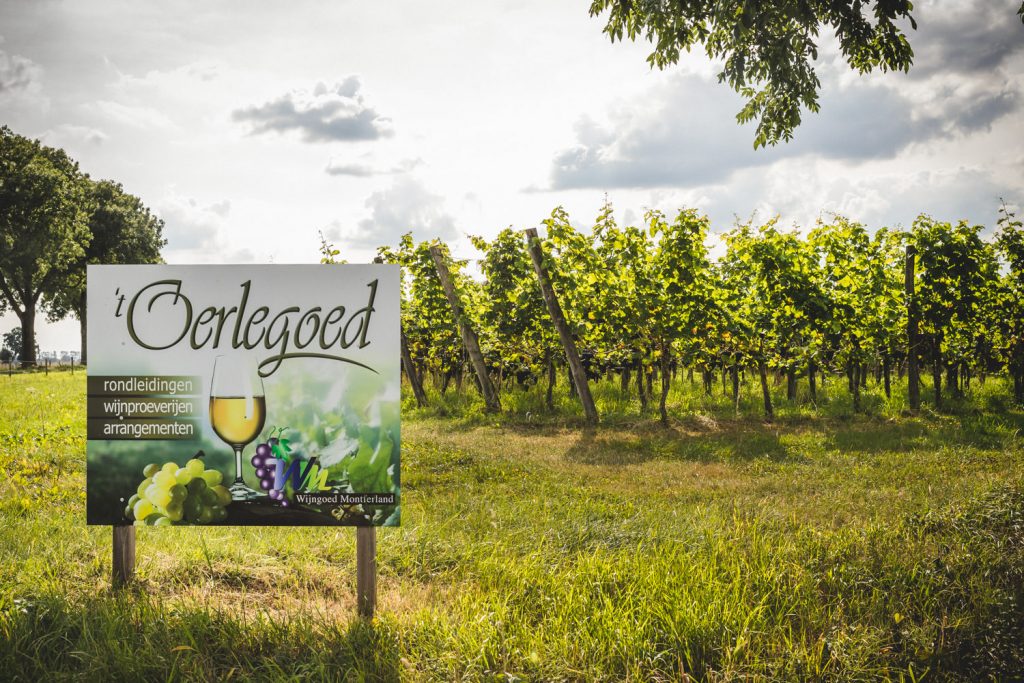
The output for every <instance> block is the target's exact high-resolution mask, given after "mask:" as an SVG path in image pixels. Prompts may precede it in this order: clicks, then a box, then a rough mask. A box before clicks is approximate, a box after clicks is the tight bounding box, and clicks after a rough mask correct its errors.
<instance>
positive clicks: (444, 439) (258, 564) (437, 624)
mask: <svg viewBox="0 0 1024 683" xmlns="http://www.w3.org/2000/svg"><path fill="white" fill-rule="evenodd" d="M83 394H84V381H83V379H82V378H81V376H78V375H76V376H75V377H74V378H72V377H70V376H66V375H56V374H54V375H51V376H50V377H44V376H39V375H17V376H15V377H12V378H6V377H0V439H2V440H3V443H4V452H5V454H6V455H7V458H8V460H9V462H15V463H25V464H24V465H21V464H19V465H17V466H16V469H17V471H18V472H20V473H21V480H19V483H18V484H14V483H11V480H10V479H9V480H8V481H7V482H5V483H4V484H3V488H2V489H0V492H2V494H3V498H2V499H0V506H2V507H0V510H2V514H3V520H2V522H3V523H2V525H0V572H2V578H0V671H3V672H4V675H3V676H2V677H3V678H5V679H11V680H136V679H147V680H149V679H156V678H159V679H167V680H193V679H196V678H205V679H210V678H239V679H263V680H445V681H447V680H516V679H521V680H580V681H584V680H586V681H590V680H637V681H640V680H644V681H646V680H680V679H685V678H687V677H693V678H696V679H698V680H715V681H717V680H736V679H744V680H747V679H758V678H760V679H766V680H769V679H770V680H780V679H783V680H784V679H791V680H807V679H812V680H813V679H819V680H850V679H862V680H874V679H886V678H889V679H901V678H905V679H907V680H912V679H920V678H921V677H922V676H923V677H926V678H927V679H936V680H977V679H978V678H985V677H996V678H1002V679H1014V678H1017V677H1019V676H1020V675H1021V672H1024V645H1022V643H1024V465H1022V463H1021V445H1022V444H1021V433H1020V429H1019V425H1020V419H1021V416H1020V413H1018V412H1010V411H1004V412H1001V413H995V414H992V413H985V412H983V411H976V410H969V411H965V412H963V413H962V414H958V415H933V414H926V415H925V416H923V417H915V418H909V417H907V418H904V417H885V416H882V415H875V416H873V417H863V416H858V417H849V416H835V415H829V414H826V415H819V416H811V417H807V416H797V415H794V416H792V418H791V419H786V417H785V415H783V417H782V419H780V420H779V421H778V422H776V423H775V424H764V423H762V422H760V421H759V420H756V419H751V418H745V417H742V416H740V417H735V416H731V417H730V415H728V414H725V413H723V414H718V415H711V416H707V417H703V418H699V419H698V418H697V417H692V418H682V419H680V420H678V421H677V422H676V424H675V425H674V427H673V429H672V430H664V429H662V428H660V427H656V426H655V425H653V424H650V423H648V422H639V423H638V422H636V421H634V422H633V423H632V424H629V425H625V424H619V425H617V426H616V425H613V426H608V427H602V428H599V429H596V430H592V431H587V430H582V429H579V428H569V427H564V426H559V425H557V424H549V425H540V426H538V425H534V424H530V423H524V422H523V421H516V420H514V419H513V420H509V421H507V422H505V423H499V424H498V425H494V424H483V423H482V421H474V420H468V421H467V420H463V421H461V422H460V421H457V420H456V421H453V420H450V419H438V418H431V417H428V416H424V415H419V416H417V417H415V418H414V419H412V420H407V422H406V424H405V425H404V426H403V487H404V491H403V505H404V510H403V526H402V527H401V528H400V529H382V530H380V531H379V569H380V605H381V609H380V613H379V617H378V618H377V619H376V620H375V621H374V622H373V623H372V624H365V623H361V622H359V621H358V620H355V619H354V618H353V613H354V594H353V589H354V583H355V565H354V533H353V532H352V530H350V529H340V530H323V529H276V528H265V529H229V528H172V529H149V528H144V529H140V530H139V564H138V577H139V580H138V583H137V586H136V587H135V589H134V590H131V591H128V592H124V593H122V594H116V593H113V592H111V591H110V589H109V572H110V560H109V555H110V530H109V528H88V527H85V526H84V517H85V514H84V509H83V506H84V495H82V490H83V487H84V476H83V472H84V440H83V438H84V437H83V434H84V398H83ZM32 463H37V465H32ZM32 467H38V468H39V469H31V468H32ZM15 500H16V501H18V502H16V503H15V502H11V501H15Z"/></svg>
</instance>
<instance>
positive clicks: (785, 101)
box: [590, 0, 1024, 147]
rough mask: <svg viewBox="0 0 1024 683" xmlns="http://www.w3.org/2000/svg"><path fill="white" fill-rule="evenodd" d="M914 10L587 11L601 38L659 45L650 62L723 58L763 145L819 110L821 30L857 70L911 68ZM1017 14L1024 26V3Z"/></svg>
mask: <svg viewBox="0 0 1024 683" xmlns="http://www.w3.org/2000/svg"><path fill="white" fill-rule="evenodd" d="M912 9H913V3H911V2H910V0H776V1H775V2H760V1H759V0H592V2H591V5H590V14H591V16H597V15H599V14H601V13H603V12H605V10H607V11H608V19H607V23H606V24H605V27H604V32H605V33H606V34H608V36H609V37H610V38H611V39H612V41H615V40H622V39H623V37H628V38H629V39H630V40H636V39H637V38H641V37H642V38H646V39H647V40H648V41H650V42H651V43H653V45H654V51H653V52H652V53H651V54H650V55H649V56H648V58H647V61H648V62H649V63H650V64H651V66H657V67H658V68H660V69H663V68H665V67H667V66H670V65H672V64H675V63H676V62H677V61H678V60H679V54H680V52H682V51H684V50H685V51H687V52H689V51H690V49H691V48H692V47H694V46H702V47H703V48H704V51H705V52H706V53H707V55H708V57H710V58H711V59H714V60H723V62H724V64H723V67H722V70H721V72H719V74H718V80H719V81H720V82H721V81H724V82H726V83H728V84H729V86H730V87H732V89H733V90H735V91H736V92H738V93H739V94H740V95H742V96H743V97H745V98H746V100H747V102H746V104H745V105H744V107H743V109H741V110H740V112H739V113H738V114H737V115H736V118H737V119H738V120H739V121H740V122H741V123H744V122H747V121H752V120H756V121H757V134H756V137H755V139H754V146H755V147H759V146H762V145H765V144H775V143H777V142H778V141H779V140H789V139H790V138H791V137H792V135H793V130H794V129H795V128H796V127H797V126H798V125H800V115H801V108H802V107H805V108H807V109H808V110H809V111H812V112H816V111H818V89H819V87H820V86H821V81H819V80H818V76H817V74H816V73H815V70H814V66H813V62H814V61H815V60H817V58H818V43H819V34H820V33H821V32H822V30H825V31H828V32H831V33H833V34H834V35H835V37H836V39H837V40H838V43H839V48H840V50H841V51H842V54H843V57H844V58H845V59H846V61H847V63H848V64H849V65H850V67H851V68H853V69H856V70H857V71H859V72H861V73H866V72H869V71H873V70H875V69H881V70H883V71H888V70H894V71H895V70H900V71H907V70H908V69H909V68H910V65H911V63H912V61H913V57H914V52H913V50H912V49H911V47H910V43H909V42H908V41H907V36H906V32H905V29H906V27H907V26H909V27H910V28H913V29H916V28H917V23H916V22H915V21H914V18H913V17H912V16H911V11H912ZM1018 14H1019V15H1020V17H1021V19H1022V20H1024V4H1022V5H1021V8H1020V10H1019V11H1018Z"/></svg>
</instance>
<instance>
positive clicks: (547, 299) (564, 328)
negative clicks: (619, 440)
mask: <svg viewBox="0 0 1024 683" xmlns="http://www.w3.org/2000/svg"><path fill="white" fill-rule="evenodd" d="M526 249H527V251H529V252H530V259H531V260H532V261H533V269H534V271H535V272H536V273H537V281H538V282H540V292H541V295H543V297H544V303H545V304H547V307H548V313H549V314H550V315H551V322H553V323H554V325H555V329H556V330H558V338H559V339H561V340H562V348H563V349H565V358H566V360H567V361H568V363H569V372H571V373H572V381H573V382H574V383H575V384H576V389H577V391H578V393H579V396H580V402H581V403H582V404H583V412H584V413H585V414H586V416H587V422H589V423H590V424H596V423H597V419H598V416H597V406H596V405H594V397H593V396H591V395H590V384H589V383H588V382H587V373H586V370H584V369H583V363H582V362H580V354H579V353H578V352H577V351H576V342H575V341H574V340H573V338H572V333H571V332H570V331H569V326H568V325H567V324H566V323H565V316H564V315H563V314H562V307H561V306H559V304H558V297H557V296H556V295H555V288H554V287H553V286H552V285H551V278H549V277H548V272H547V269H546V268H545V267H544V252H543V251H542V250H541V247H540V238H539V237H538V236H537V230H536V229H535V228H528V229H527V230H526Z"/></svg>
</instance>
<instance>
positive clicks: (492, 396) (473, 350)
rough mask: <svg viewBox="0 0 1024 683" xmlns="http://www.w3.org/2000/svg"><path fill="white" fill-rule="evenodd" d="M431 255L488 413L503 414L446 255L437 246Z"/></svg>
mask: <svg viewBox="0 0 1024 683" xmlns="http://www.w3.org/2000/svg"><path fill="white" fill-rule="evenodd" d="M430 255H431V256H432V257H433V259H434V266H435V267H436V268H437V277H438V279H440V280H441V287H442V288H443V289H444V294H445V296H446V297H447V298H448V303H449V304H450V305H451V307H452V315H453V316H455V322H456V323H458V326H459V334H461V335H462V343H463V345H464V346H465V347H466V352H467V353H469V360H470V362H472V364H473V370H474V371H475V372H476V377H477V380H478V381H479V383H480V393H481V394H483V397H484V404H485V405H486V411H487V412H488V413H498V412H501V400H500V399H499V398H498V392H497V391H495V389H494V385H493V384H491V378H490V377H489V376H488V374H487V365H486V364H485V363H484V356H483V354H482V353H480V341H479V339H477V336H476V332H475V331H474V330H473V328H472V327H470V325H469V320H468V319H467V318H466V316H465V315H464V314H463V312H462V302H460V301H459V296H458V293H457V292H456V291H455V285H454V284H453V283H452V277H451V273H449V272H448V264H447V263H445V259H444V254H443V253H442V252H441V248H440V247H439V246H437V245H436V244H435V245H433V246H431V247H430Z"/></svg>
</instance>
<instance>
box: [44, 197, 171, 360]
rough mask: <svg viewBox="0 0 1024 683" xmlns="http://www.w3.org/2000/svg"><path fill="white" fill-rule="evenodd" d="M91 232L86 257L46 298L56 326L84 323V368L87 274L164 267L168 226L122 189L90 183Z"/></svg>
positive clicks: (61, 279)
mask: <svg viewBox="0 0 1024 683" xmlns="http://www.w3.org/2000/svg"><path fill="white" fill-rule="evenodd" d="M89 206H90V208H91V211H90V214H89V232H90V235H91V240H90V241H89V244H88V246H87V247H86V248H85V252H84V253H83V254H82V258H80V259H79V260H78V261H76V262H75V263H74V264H73V265H72V266H71V267H70V268H69V269H68V270H67V272H66V273H65V274H64V275H63V277H61V278H60V279H59V280H58V281H57V285H56V286H55V287H54V288H53V290H52V291H49V292H46V293H45V294H44V306H45V308H46V309H47V313H48V315H49V319H50V320H51V321H55V320H62V319H63V318H65V317H66V316H67V315H68V314H69V313H70V314H72V315H74V316H75V317H76V318H78V320H79V322H80V323H81V335H82V363H86V362H87V348H86V327H87V320H86V308H85V274H86V266H88V265H90V264H99V263H108V264H124V263H162V262H163V259H162V258H161V257H160V249H162V248H163V246H164V245H165V244H167V240H165V239H163V236H162V233H163V227H164V222H163V220H161V219H160V218H157V217H156V216H154V215H153V214H152V213H151V212H150V210H149V209H148V208H146V206H145V205H144V204H143V203H142V200H140V199H139V198H138V197H135V196H133V195H130V194H128V193H127V192H125V191H124V188H122V187H121V185H120V183H115V182H113V181H110V180H100V181H89Z"/></svg>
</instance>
